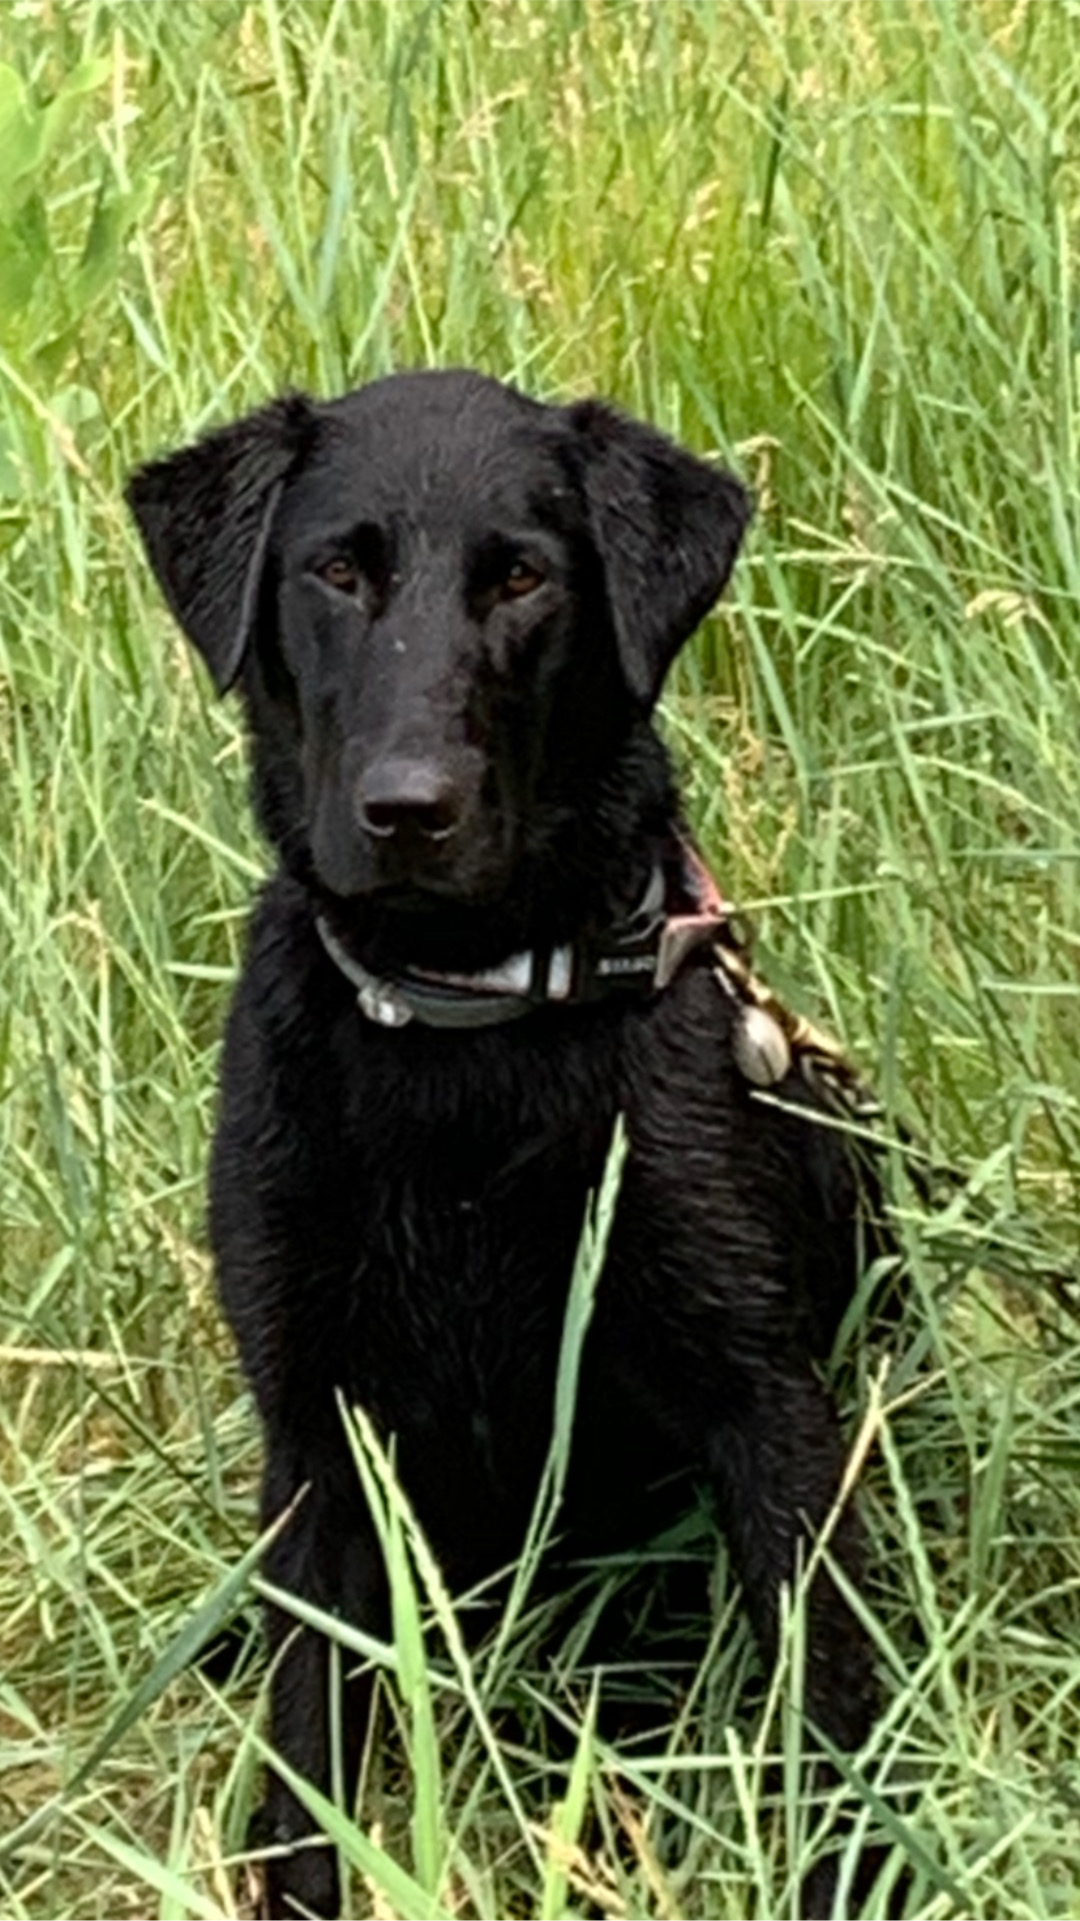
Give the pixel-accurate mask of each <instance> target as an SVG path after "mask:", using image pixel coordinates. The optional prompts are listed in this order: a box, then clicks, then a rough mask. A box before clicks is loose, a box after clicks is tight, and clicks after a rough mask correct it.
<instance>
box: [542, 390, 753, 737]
mask: <svg viewBox="0 0 1080 1921" xmlns="http://www.w3.org/2000/svg"><path fill="white" fill-rule="evenodd" d="M568 412H569V417H570V421H571V424H572V425H573V427H574V429H575V430H576V432H577V434H578V435H579V436H580V439H579V441H578V446H579V447H580V448H582V449H583V450H584V456H585V458H584V469H583V478H584V490H585V501H586V508H587V512H588V516H589V523H590V530H591V533H592V538H593V541H594V543H595V545H596V549H597V552H598V553H599V556H600V559H601V562H602V563H603V567H604V571H605V574H606V576H607V590H608V600H609V603H610V606H611V614H612V620H613V623H614V627H615V638H616V641H617V643H618V648H619V660H620V664H621V666H622V670H623V674H624V677H625V680H626V684H627V687H628V688H629V690H630V693H631V694H632V696H633V697H634V699H635V700H637V701H638V702H639V703H640V704H641V705H642V706H643V707H644V708H645V709H646V710H648V709H649V708H651V707H652V705H653V703H654V701H655V700H656V697H657V695H658V694H659V692H660V688H661V686H662V685H663V680H664V675H665V674H666V673H667V670H668V668H669V667H670V665H671V663H672V661H673V660H674V658H675V655H676V654H677V653H678V651H679V648H680V647H681V646H682V644H683V642H684V641H685V640H688V639H689V637H690V635H691V634H692V633H693V631H694V628H695V627H696V626H697V624H698V622H699V621H700V620H701V619H702V617H703V616H704V615H705V614H706V613H707V612H708V610H709V608H710V607H711V606H712V604H713V602H714V601H715V600H716V599H717V598H718V596H719V594H720V592H721V590H722V588H723V586H724V583H725V582H726V580H727V578H728V575H729V574H730V572H731V569H732V566H733V564H734V561H735V555H736V554H737V552H738V549H739V543H740V541H741V539H742V536H743V530H744V529H745V527H746V525H747V522H748V521H749V519H750V516H751V513H752V512H753V508H752V505H751V501H750V496H749V494H748V493H747V492H746V489H745V488H744V487H742V486H740V484H739V482H738V481H737V480H736V479H735V478H734V476H733V475H732V474H728V473H724V472H723V470H722V469H721V468H719V467H710V466H707V465H706V463H705V462H704V461H703V460H698V459H697V458H696V456H695V455H693V454H689V453H687V452H686V451H685V449H684V448H682V447H677V446H676V445H675V443H674V442H673V441H671V440H668V439H667V438H666V437H665V436H664V435H663V434H659V433H657V432H655V430H654V429H653V428H651V427H643V426H642V425H641V424H640V422H638V421H636V420H629V419H627V418H626V417H625V416H624V415H622V414H619V413H617V412H615V410H614V409H613V408H610V407H606V406H603V405H601V403H600V402H599V401H595V400H587V401H582V402H580V403H579V404H578V405H576V406H573V407H571V408H569V409H568Z"/></svg>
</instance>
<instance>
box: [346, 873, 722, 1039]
mask: <svg viewBox="0 0 1080 1921" xmlns="http://www.w3.org/2000/svg"><path fill="white" fill-rule="evenodd" d="M678 852H679V866H680V870H681V871H680V873H679V877H678V882H677V884H676V885H674V886H673V885H672V884H671V883H670V882H669V881H668V880H667V879H666V877H665V873H664V869H663V867H662V866H661V864H660V862H659V861H657V862H656V864H655V865H654V867H653V870H652V872H651V874H650V876H649V881H648V885H647V887H646V889H645V892H644V894H643V895H642V897H641V900H640V901H639V902H638V905H637V906H636V908H635V909H634V911H633V913H631V914H629V915H628V916H627V917H626V918H625V919H624V920H622V921H620V922H619V923H618V924H617V925H616V926H614V927H610V928H608V929H606V930H605V931H604V932H603V933H601V934H599V935H594V936H582V937H581V938H580V939H579V940H576V941H571V942H568V943H567V944H566V945H565V946H562V947H555V948H549V949H546V950H545V949H542V948H534V949H532V950H529V951H526V952H524V953H520V954H511V955H510V956H509V957H508V959H506V960H505V961H502V962H500V964H499V965H498V966H496V967H487V968H482V969H480V970H479V971H478V972H477V973H472V974H455V973H438V972H436V971H435V970H434V969H431V968H426V967H407V968H402V969H400V970H398V971H397V972H395V973H394V974H393V975H379V974H373V973H371V972H370V971H369V969H368V968H366V967H364V966H363V965H362V964H361V962H360V961H358V960H356V959H355V957H354V956H353V955H352V954H350V953H349V952H348V950H347V949H346V947H345V946H344V945H343V943H342V942H341V941H340V940H339V939H338V937H337V935H336V934H335V933H334V932H333V931H332V929H331V928H330V926H329V924H328V922H327V921H326V919H325V918H324V917H323V916H322V915H321V914H320V915H319V916H318V917H317V918H316V922H315V925H316V927H317V928H318V931H319V938H320V940H321V941H322V944H323V946H324V947H325V949H326V952H327V953H328V954H329V956H330V959H331V960H332V961H333V963H334V965H335V967H337V968H338V969H339V970H340V972H341V973H342V974H344V976H345V978H346V980H348V981H351V983H352V985H353V986H354V987H355V988H356V990H357V992H356V999H357V1005H358V1006H359V1008H360V1011H361V1013H362V1014H364V1015H365V1016H366V1017H367V1019H368V1020H370V1021H375V1022H377V1023H378V1024H379V1025H380V1026H381V1027H405V1026H406V1025H407V1024H408V1023H409V1022H411V1021H419V1022H420V1023H421V1024H422V1025H424V1026H427V1027H457V1028H469V1027H492V1026H495V1025H497V1024H498V1023H500V1022H502V1021H512V1020H519V1019H520V1018H521V1016H522V1015H524V1014H530V1013H533V1012H534V1011H535V1010H536V1009H537V1008H538V1007H550V1006H578V1005H580V1004H581V1003H582V1002H586V1001H596V1000H600V999H604V998H606V997H608V996H609V995H612V994H625V993H628V992H629V993H631V994H639V995H647V994H655V993H659V992H660V991H661V989H662V988H665V987H666V986H667V985H668V983H669V982H670V981H671V980H672V979H673V978H674V976H675V975H676V974H677V973H678V971H679V969H680V967H681V966H682V965H683V962H684V961H685V960H686V958H687V956H688V955H689V954H691V953H692V952H693V951H694V949H695V948H698V947H701V946H703V945H705V944H706V943H708V942H712V941H715V939H716V936H717V933H718V931H719V929H720V927H721V925H722V923H723V922H724V921H725V919H726V918H727V912H728V910H727V908H726V906H725V903H724V901H723V898H722V896H721V894H720V891H719V889H718V888H717V886H716V883H715V881H714V880H713V878H712V876H711V874H710V873H709V871H708V868H707V867H706V866H705V863H704V862H703V860H702V859H701V856H700V854H699V853H698V852H697V849H696V848H694V847H693V846H691V844H690V843H689V842H688V841H684V840H681V839H680V841H679V843H678Z"/></svg>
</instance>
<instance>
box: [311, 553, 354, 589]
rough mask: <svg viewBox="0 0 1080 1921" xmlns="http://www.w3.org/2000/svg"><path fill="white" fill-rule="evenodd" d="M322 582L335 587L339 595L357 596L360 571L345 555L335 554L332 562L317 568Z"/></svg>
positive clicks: (329, 561) (325, 561)
mask: <svg viewBox="0 0 1080 1921" xmlns="http://www.w3.org/2000/svg"><path fill="white" fill-rule="evenodd" d="M315 572H316V573H317V575H318V577H319V579H320V580H324V581H325V582H326V585H327V586H328V587H333V588H334V589H335V590H336V591H337V592H338V593H339V594H355V592H356V590H357V588H358V587H359V585H360V569H359V568H358V567H357V566H356V564H355V562H354V561H351V560H346V558H345V555H344V554H335V555H334V557H333V559H332V560H324V561H323V564H322V566H321V567H316V568H315Z"/></svg>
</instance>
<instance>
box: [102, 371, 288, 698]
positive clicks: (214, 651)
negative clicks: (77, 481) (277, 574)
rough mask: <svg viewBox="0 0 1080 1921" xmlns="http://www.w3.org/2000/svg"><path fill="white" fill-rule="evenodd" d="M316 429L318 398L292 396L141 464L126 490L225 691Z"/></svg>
mask: <svg viewBox="0 0 1080 1921" xmlns="http://www.w3.org/2000/svg"><path fill="white" fill-rule="evenodd" d="M314 432H315V410H314V407H313V405H312V403H311V402H310V401H309V400H307V399H305V397H304V396H303V395H301V394H293V395H289V396H288V397H287V398H286V399H284V400H275V401H273V402H272V403H271V404H270V406H268V407H260V408H259V410H258V411H257V412H256V413H253V414H248V415H247V416H246V418H245V419H243V420H238V421H236V422H235V423H234V424H233V425H232V426H231V427H222V428H219V429H218V430H217V432H215V433H211V434H207V435H206V437H205V438H204V439H203V440H198V441H196V442H195V444H194V446H191V447H183V448H181V450H180V451H179V453H175V454H169V455H167V456H166V458H165V459H164V460H155V461H152V462H151V463H150V465H149V466H146V467H140V468H139V470H138V472H137V473H135V474H133V475H132V477H131V479H130V480H129V482H128V485H127V488H126V490H125V493H126V499H127V503H128V506H129V507H130V508H131V511H132V513H133V515H134V516H135V521H136V524H137V526H138V529H139V532H140V534H141V535H142V538H143V542H144V544H145V547H146V551H147V554H148V555H149V559H150V565H151V567H152V568H153V570H154V572H155V574H156V575H157V578H158V581H159V582H160V584H161V587H162V590H163V592H164V595H165V598H166V600H167V601H168V603H169V606H170V608H171V610H172V612H173V613H174V614H175V616H176V619H177V620H178V621H179V623H180V625H181V627H182V628H183V630H184V632H185V633H186V635H187V637H188V639H189V640H190V641H191V642H192V643H193V644H194V646H196V647H197V648H198V650H199V652H200V654H201V655H202V657H203V659H204V660H205V661H206V664H207V666H208V667H209V669H210V672H211V673H212V674H213V676H214V684H215V686H216V687H217V690H218V692H219V693H222V694H223V693H225V692H226V690H227V689H228V688H229V687H231V686H232V684H233V682H234V680H235V679H236V676H237V674H238V673H239V672H240V668H241V665H242V662H243V658H244V654H245V651H246V649H247V646H248V642H249V640H250V639H251V634H252V630H253V627H254V624H255V616H256V612H257V609H258V603H259V587H260V584H261V581H262V572H263V567H264V565H265V561H266V551H267V547H268V545H269V541H270V532H271V529H272V527H273V522H274V515H275V513H276V511H277V506H278V502H279V500H280V499H281V493H282V489H283V487H284V485H285V481H286V479H287V478H288V476H289V474H290V473H291V472H292V471H293V469H294V468H295V467H296V466H297V465H298V464H299V463H300V461H301V460H302V459H303V457H304V454H305V453H306V452H307V450H308V449H309V448H310V445H311V442H312V439H313V437H314Z"/></svg>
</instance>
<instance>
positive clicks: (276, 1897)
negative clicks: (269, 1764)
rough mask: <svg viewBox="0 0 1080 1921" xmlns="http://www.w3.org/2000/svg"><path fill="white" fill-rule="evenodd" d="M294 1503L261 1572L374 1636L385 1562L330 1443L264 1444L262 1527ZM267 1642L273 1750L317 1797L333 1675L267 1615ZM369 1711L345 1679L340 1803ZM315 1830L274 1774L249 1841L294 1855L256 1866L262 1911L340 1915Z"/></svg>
mask: <svg viewBox="0 0 1080 1921" xmlns="http://www.w3.org/2000/svg"><path fill="white" fill-rule="evenodd" d="M293 1502H295V1503H296V1509H295V1512H294V1513H293V1514H292V1515H291V1516H290V1518H289V1520H288V1522H287V1523H286V1525H285V1527H284V1528H283V1529H282V1532H281V1533H280V1534H279V1535H278V1537H277V1538H276V1540H275V1541H274V1542H273V1544H272V1545H271V1547H270V1549H269V1551H268V1553H267V1557H266V1561H265V1564H264V1573H265V1576H266V1579H267V1580H268V1581H269V1582H271V1583H272V1584H273V1585H274V1586H275V1587H278V1588H281V1589H284V1590H285V1591H287V1592H288V1593H290V1594H295V1595H296V1596H297V1597H298V1598H299V1599H301V1600H303V1601H307V1602H310V1603H311V1604H312V1605H313V1606H315V1607H318V1608H321V1609H323V1610H324V1611H325V1612H327V1613H330V1614H336V1615H339V1616H340V1617H341V1618H342V1619H343V1620H346V1621H348V1622H350V1623H351V1624H353V1625H355V1626H357V1627H362V1628H364V1629H365V1630H366V1631H367V1632H368V1633H371V1634H375V1635H379V1634H381V1633H382V1632H383V1631H384V1629H385V1622H386V1600H385V1583H384V1576H383V1569H382V1561H381V1556H380V1553H379V1548H378V1542H377V1540H376V1538H375V1534H374V1529H373V1527H372V1524H371V1520H370V1517H369V1515H368V1514H367V1511H366V1509H365V1507H364V1504H363V1501H362V1499H361V1497H360V1493H359V1488H358V1485H357V1482H356V1477H355V1470H354V1469H353V1467H352V1464H351V1462H350V1461H349V1460H348V1457H347V1455H346V1453H345V1450H344V1447H343V1445H342V1444H341V1443H340V1442H337V1440H336V1438H335V1440H333V1441H329V1440H327V1441H326V1442H325V1443H324V1445H323V1446H322V1447H313V1446H312V1444H311V1439H310V1437H307V1440H306V1445H304V1446H303V1447H299V1446H296V1445H294V1444H291V1443H287V1442H285V1441H284V1440H283V1439H282V1438H280V1437H276V1438H275V1437H274V1436H273V1435H269V1436H268V1445H267V1465H266V1474H265V1478H264V1484H263V1515H264V1520H265V1521H266V1522H269V1521H271V1520H273V1519H275V1518H276V1517H277V1516H278V1515H280V1514H281V1513H282V1511H283V1510H284V1509H285V1508H287V1507H288V1506H289V1505H290V1503H293ZM266 1615H267V1636H268V1640H269V1645H270V1654H271V1661H272V1673H271V1683H270V1738H271V1742H272V1745H273V1747H274V1750H275V1753H277V1754H279V1755H280V1756H281V1758H282V1760H283V1761H285V1762H286V1763H287V1764H288V1766H289V1767H290V1768H291V1769H293V1770H294V1771H295V1772H296V1773H297V1774H300V1775H302V1776H303V1777H304V1778H305V1779H306V1780H308V1781H310V1782H312V1783H313V1785H314V1786H315V1787H317V1788H318V1789H319V1790H320V1791H321V1792H322V1793H323V1794H325V1795H330V1794H331V1793H332V1791H333V1785H334V1782H333V1775H334V1755H333V1739H332V1727H333V1706H332V1688H333V1682H334V1674H333V1667H332V1664H331V1660H330V1653H329V1644H328V1642H327V1639H326V1637H325V1636H324V1635H322V1634H319V1633H317V1632H316V1631H315V1630H314V1629H312V1628H308V1627H302V1626H300V1624H299V1623H298V1622H297V1620H296V1618H295V1616H294V1615H292V1614H291V1613H289V1612H288V1610H287V1609H285V1608H284V1607H279V1606H277V1605H275V1604H273V1603H269V1604H268V1606H267V1611H266ZM355 1666H356V1657H355V1656H353V1655H350V1654H348V1653H345V1652H343V1653H342V1659H341V1671H342V1673H343V1674H345V1675H350V1670H351V1669H353V1668H355ZM369 1705H370V1681H369V1678H368V1677H366V1676H357V1675H351V1676H350V1678H348V1679H346V1680H345V1681H344V1683H343V1685H342V1699H341V1703H340V1709H341V1712H340V1726H341V1750H342V1752H341V1763H342V1766H341V1774H342V1779H343V1785H344V1790H345V1795H346V1800H347V1802H348V1800H350V1799H351V1797H352V1795H353V1793H354V1791H355V1785H356V1776H357V1772H358V1768H359V1762H360V1753H361V1749H362V1744H363V1738H364V1732H365V1729H366V1725H367V1715H368V1709H369ZM317 1835H318V1823H317V1822H316V1821H315V1820H314V1819H313V1818H312V1816H311V1815H310V1814H309V1813H308V1811H307V1809H306V1808H305V1807H304V1805H303V1803H302V1802H301V1801H300V1800H299V1799H298V1797H297V1796H296V1794H294V1792H293V1790H292V1789H291V1788H290V1787H289V1786H288V1784H287V1783H286V1782H285V1781H284V1780H283V1779H282V1777H281V1776H280V1775H279V1774H277V1773H275V1772H274V1771H273V1769H271V1771H270V1774H269V1777H268V1781H267V1791H266V1799H265V1802H264V1804H263V1807H262V1808H261V1809H260V1810H259V1813H258V1815H257V1816H256V1818H255V1822H254V1823H253V1835H252V1839H253V1840H254V1841H257V1842H258V1844H259V1845H260V1846H265V1847H269V1848H281V1847H289V1848H290V1849H291V1850H292V1851H291V1852H289V1853H284V1854H277V1855H272V1856H270V1857H269V1858H268V1859H267V1862H266V1868H265V1912H266V1914H267V1915H268V1916H269V1917H272V1921H278V1917H285V1916H291V1917H293V1918H294V1921H295V1917H296V1916H297V1915H298V1914H304V1913H307V1912H310V1913H312V1914H317V1915H329V1916H332V1915H336V1914H338V1912H339V1909H340V1890H339V1886H338V1874H337V1863H336V1860H335V1856H334V1851H333V1849H332V1848H331V1847H330V1846H329V1845H328V1844H326V1843H320V1842H318V1841H317V1839H316V1838H315V1837H317Z"/></svg>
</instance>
